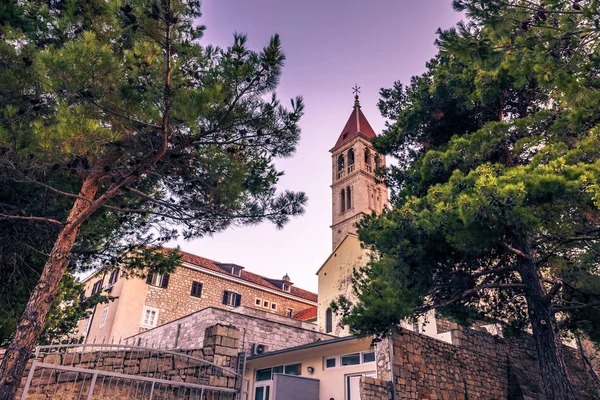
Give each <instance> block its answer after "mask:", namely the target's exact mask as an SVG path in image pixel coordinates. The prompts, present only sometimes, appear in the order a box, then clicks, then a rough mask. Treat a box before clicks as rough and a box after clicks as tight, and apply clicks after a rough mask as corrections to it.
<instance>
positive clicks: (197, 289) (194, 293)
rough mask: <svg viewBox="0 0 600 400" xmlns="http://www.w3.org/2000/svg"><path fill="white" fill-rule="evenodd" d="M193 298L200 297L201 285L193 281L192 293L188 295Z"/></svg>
mask: <svg viewBox="0 0 600 400" xmlns="http://www.w3.org/2000/svg"><path fill="white" fill-rule="evenodd" d="M190 295H191V296H193V297H202V283H200V282H196V281H193V282H192V292H191V293H190Z"/></svg>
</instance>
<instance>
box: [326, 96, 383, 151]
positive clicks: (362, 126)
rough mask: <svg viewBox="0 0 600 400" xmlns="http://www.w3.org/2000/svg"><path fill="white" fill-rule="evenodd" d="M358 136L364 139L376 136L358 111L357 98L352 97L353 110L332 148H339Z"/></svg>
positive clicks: (365, 118) (358, 103)
mask: <svg viewBox="0 0 600 400" xmlns="http://www.w3.org/2000/svg"><path fill="white" fill-rule="evenodd" d="M358 134H363V135H365V136H366V137H368V138H370V139H372V138H374V137H375V136H376V134H375V131H374V130H373V128H371V125H370V124H369V121H367V117H365V115H364V114H363V112H362V111H361V110H360V102H359V101H358V96H354V109H353V110H352V114H350V118H348V122H346V125H345V126H344V129H342V133H340V137H339V138H338V140H337V142H336V143H335V146H334V148H336V147H338V146H340V145H341V144H342V143H344V142H346V141H348V140H350V139H352V138H353V137H355V136H356V135H358Z"/></svg>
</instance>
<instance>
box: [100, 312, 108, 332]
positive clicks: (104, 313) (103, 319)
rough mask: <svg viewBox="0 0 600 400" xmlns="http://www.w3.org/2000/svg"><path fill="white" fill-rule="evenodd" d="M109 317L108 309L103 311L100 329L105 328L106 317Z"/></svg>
mask: <svg viewBox="0 0 600 400" xmlns="http://www.w3.org/2000/svg"><path fill="white" fill-rule="evenodd" d="M107 316H108V307H106V308H105V309H104V310H102V315H101V316H100V328H103V327H104V325H105V324H106V317H107Z"/></svg>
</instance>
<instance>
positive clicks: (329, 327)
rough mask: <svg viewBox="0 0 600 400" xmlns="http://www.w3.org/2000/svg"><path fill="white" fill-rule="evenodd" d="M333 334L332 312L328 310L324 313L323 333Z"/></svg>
mask: <svg viewBox="0 0 600 400" xmlns="http://www.w3.org/2000/svg"><path fill="white" fill-rule="evenodd" d="M331 332H333V311H331V308H328V309H327V311H326V312H325V333H331Z"/></svg>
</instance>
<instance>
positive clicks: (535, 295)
mask: <svg viewBox="0 0 600 400" xmlns="http://www.w3.org/2000/svg"><path fill="white" fill-rule="evenodd" d="M529 254H531V252H529ZM519 274H520V275H521V279H522V280H523V283H524V284H525V285H527V288H526V289H525V298H526V300H527V311H528V314H529V319H530V321H531V328H532V330H533V338H534V341H535V345H536V349H537V355H538V361H539V365H540V374H541V378H542V385H543V386H544V391H545V393H546V398H547V399H548V400H572V399H576V398H577V396H576V395H575V392H574V391H573V387H572V386H571V382H570V380H569V372H568V369H567V364H566V362H565V357H564V351H563V344H562V340H561V337H560V334H559V332H558V327H557V324H556V320H555V319H554V315H553V314H552V312H551V310H550V307H549V301H547V300H546V298H545V296H546V291H545V289H544V287H543V286H542V282H541V278H540V276H539V274H538V271H537V267H536V264H535V263H534V262H533V261H529V262H528V263H526V264H525V265H523V266H522V268H520V269H519Z"/></svg>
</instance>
